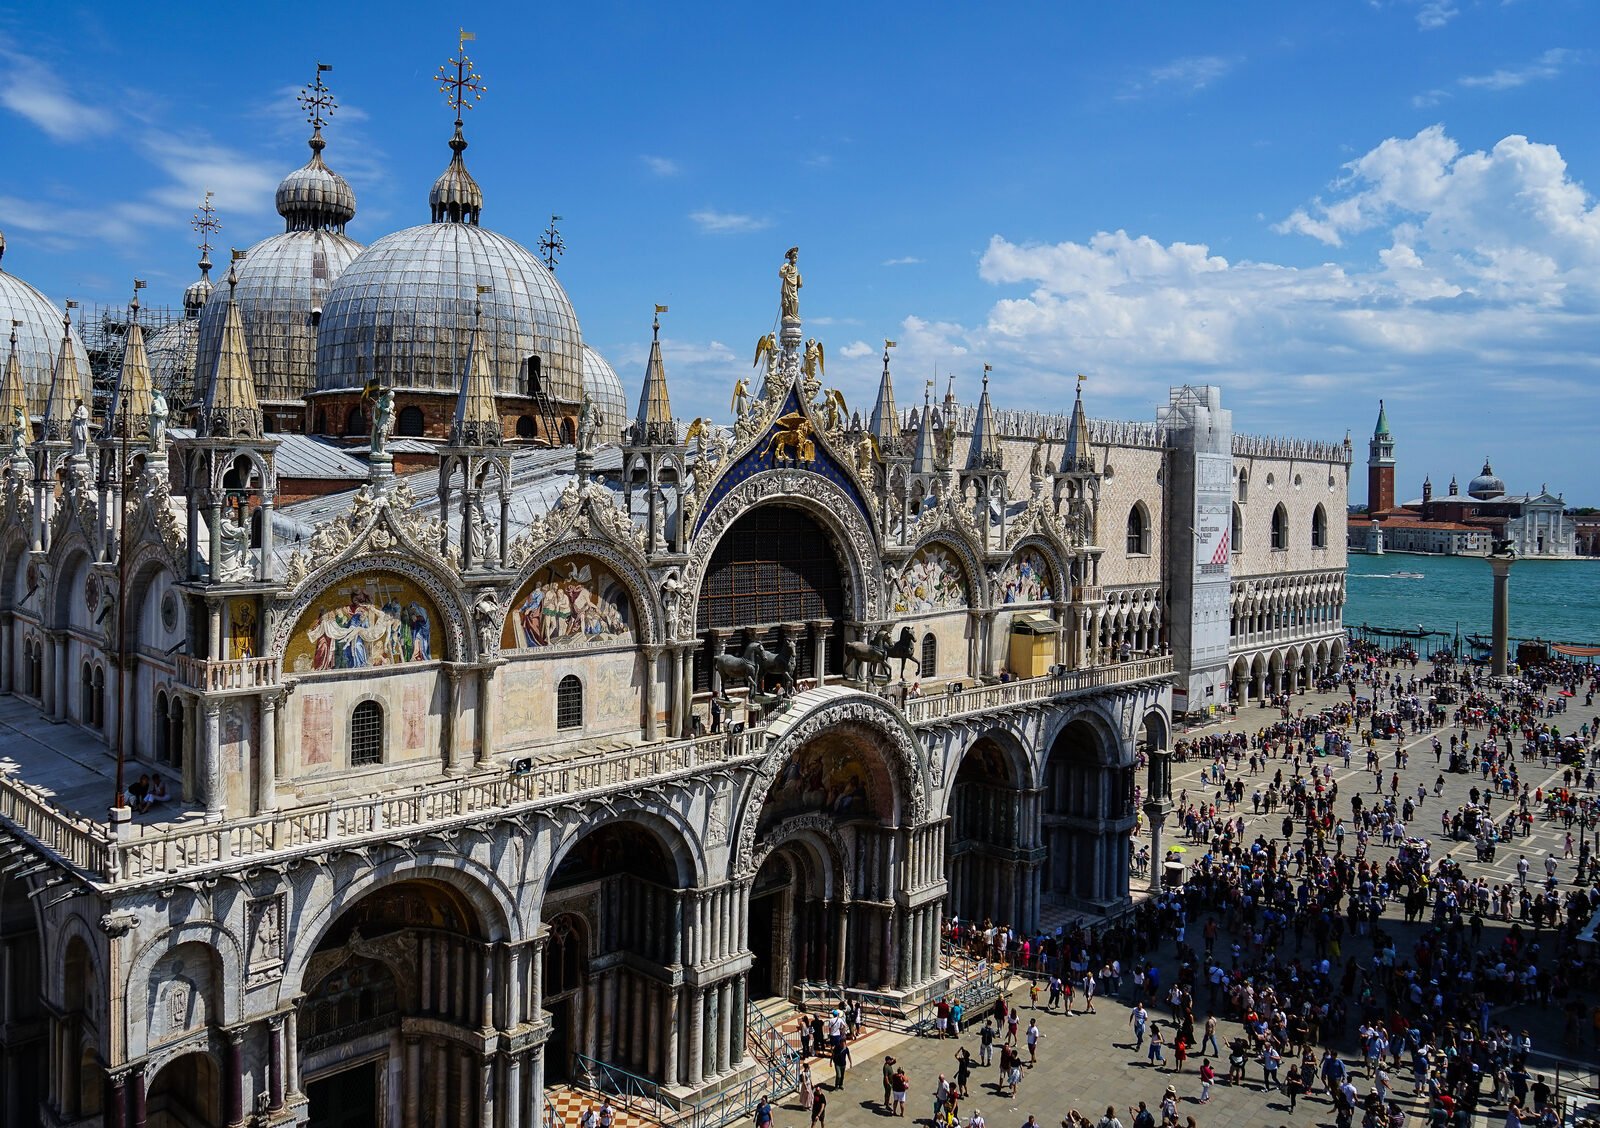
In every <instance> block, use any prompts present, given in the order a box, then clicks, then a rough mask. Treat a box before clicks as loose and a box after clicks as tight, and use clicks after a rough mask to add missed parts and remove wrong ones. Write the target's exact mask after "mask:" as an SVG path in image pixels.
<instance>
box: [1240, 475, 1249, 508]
mask: <svg viewBox="0 0 1600 1128" xmlns="http://www.w3.org/2000/svg"><path fill="white" fill-rule="evenodd" d="M1239 500H1240V501H1249V500H1250V470H1249V468H1248V467H1241V468H1240V470H1239Z"/></svg>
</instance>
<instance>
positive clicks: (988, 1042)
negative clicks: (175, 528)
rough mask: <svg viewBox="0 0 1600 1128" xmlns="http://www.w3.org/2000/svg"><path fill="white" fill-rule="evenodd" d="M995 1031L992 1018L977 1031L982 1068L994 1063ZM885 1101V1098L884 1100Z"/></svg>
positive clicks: (985, 1020) (979, 1062)
mask: <svg viewBox="0 0 1600 1128" xmlns="http://www.w3.org/2000/svg"><path fill="white" fill-rule="evenodd" d="M996 1036H997V1032H996V1030H995V1028H994V1020H993V1019H988V1018H986V1019H984V1020H983V1029H982V1030H980V1031H978V1064H979V1065H981V1066H983V1067H984V1068H988V1067H989V1066H991V1065H993V1064H994V1043H995V1038H996ZM885 1103H887V1099H886V1101H885Z"/></svg>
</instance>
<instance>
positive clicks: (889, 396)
mask: <svg viewBox="0 0 1600 1128" xmlns="http://www.w3.org/2000/svg"><path fill="white" fill-rule="evenodd" d="M894 346H895V343H894V342H893V341H884V342H883V378H882V379H880V380H879V381H878V401H877V402H876V403H874V404H873V405H872V418H871V419H870V420H869V421H868V425H869V427H870V428H871V430H872V437H873V438H875V439H877V440H878V449H879V450H881V451H882V452H883V453H884V455H885V456H886V457H887V456H888V455H890V454H892V453H893V452H894V450H895V448H896V447H898V446H899V445H900V413H899V412H898V411H896V410H895V406H894V381H893V380H892V379H891V378H890V376H889V350H890V349H892V348H894Z"/></svg>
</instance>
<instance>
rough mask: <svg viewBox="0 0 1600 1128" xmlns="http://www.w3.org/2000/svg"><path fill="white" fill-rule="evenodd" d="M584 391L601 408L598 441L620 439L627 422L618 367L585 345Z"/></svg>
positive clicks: (625, 405)
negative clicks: (614, 366)
mask: <svg viewBox="0 0 1600 1128" xmlns="http://www.w3.org/2000/svg"><path fill="white" fill-rule="evenodd" d="M583 390H584V392H585V394H587V395H588V397H589V398H590V399H591V400H593V401H594V404H595V406H596V407H598V408H599V409H600V436H599V437H600V441H601V442H603V443H617V442H621V441H622V431H623V428H625V427H626V426H627V425H628V422H629V420H628V396H627V393H626V392H624V391H623V390H622V381H621V379H619V378H618V376H617V370H616V369H615V368H612V367H611V365H610V364H608V363H607V362H606V358H605V357H603V356H601V355H600V354H599V353H597V352H595V351H594V350H593V349H592V348H590V347H589V346H588V345H584V346H583Z"/></svg>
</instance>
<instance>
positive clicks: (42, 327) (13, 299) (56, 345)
mask: <svg viewBox="0 0 1600 1128" xmlns="http://www.w3.org/2000/svg"><path fill="white" fill-rule="evenodd" d="M4 256H5V237H4V236H3V235H0V259H3V258H4ZM13 321H15V322H18V324H17V326H16V331H17V363H18V365H19V366H20V367H21V369H22V381H23V384H24V386H25V387H26V388H27V392H28V413H29V414H30V415H34V416H38V415H42V414H43V413H44V401H45V398H46V397H47V396H48V395H49V394H50V378H51V375H52V374H53V373H54V371H55V366H56V353H58V352H59V351H60V350H61V321H62V317H61V310H59V309H57V308H56V307H55V305H54V304H52V303H51V301H50V299H49V298H47V297H45V296H44V295H43V294H41V293H40V292H39V291H38V290H35V289H34V288H33V287H32V286H30V285H28V284H27V283H26V282H24V281H23V280H22V279H20V278H18V277H17V276H16V275H14V274H7V273H6V272H5V271H4V270H3V269H0V367H3V366H4V364H5V358H6V356H7V355H8V354H9V351H10V348H11V344H10V335H11V327H12V326H11V323H12V322H13ZM71 334H72V352H73V357H74V359H75V360H76V361H77V368H78V391H77V393H76V394H75V395H74V396H73V397H72V398H73V399H78V398H82V399H83V400H85V401H87V400H88V399H89V397H90V395H91V394H92V393H91V390H90V382H89V361H88V356H89V353H88V350H86V349H85V348H84V347H83V339H82V338H81V337H79V336H78V330H77V327H76V326H74V327H73V328H72V330H71Z"/></svg>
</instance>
